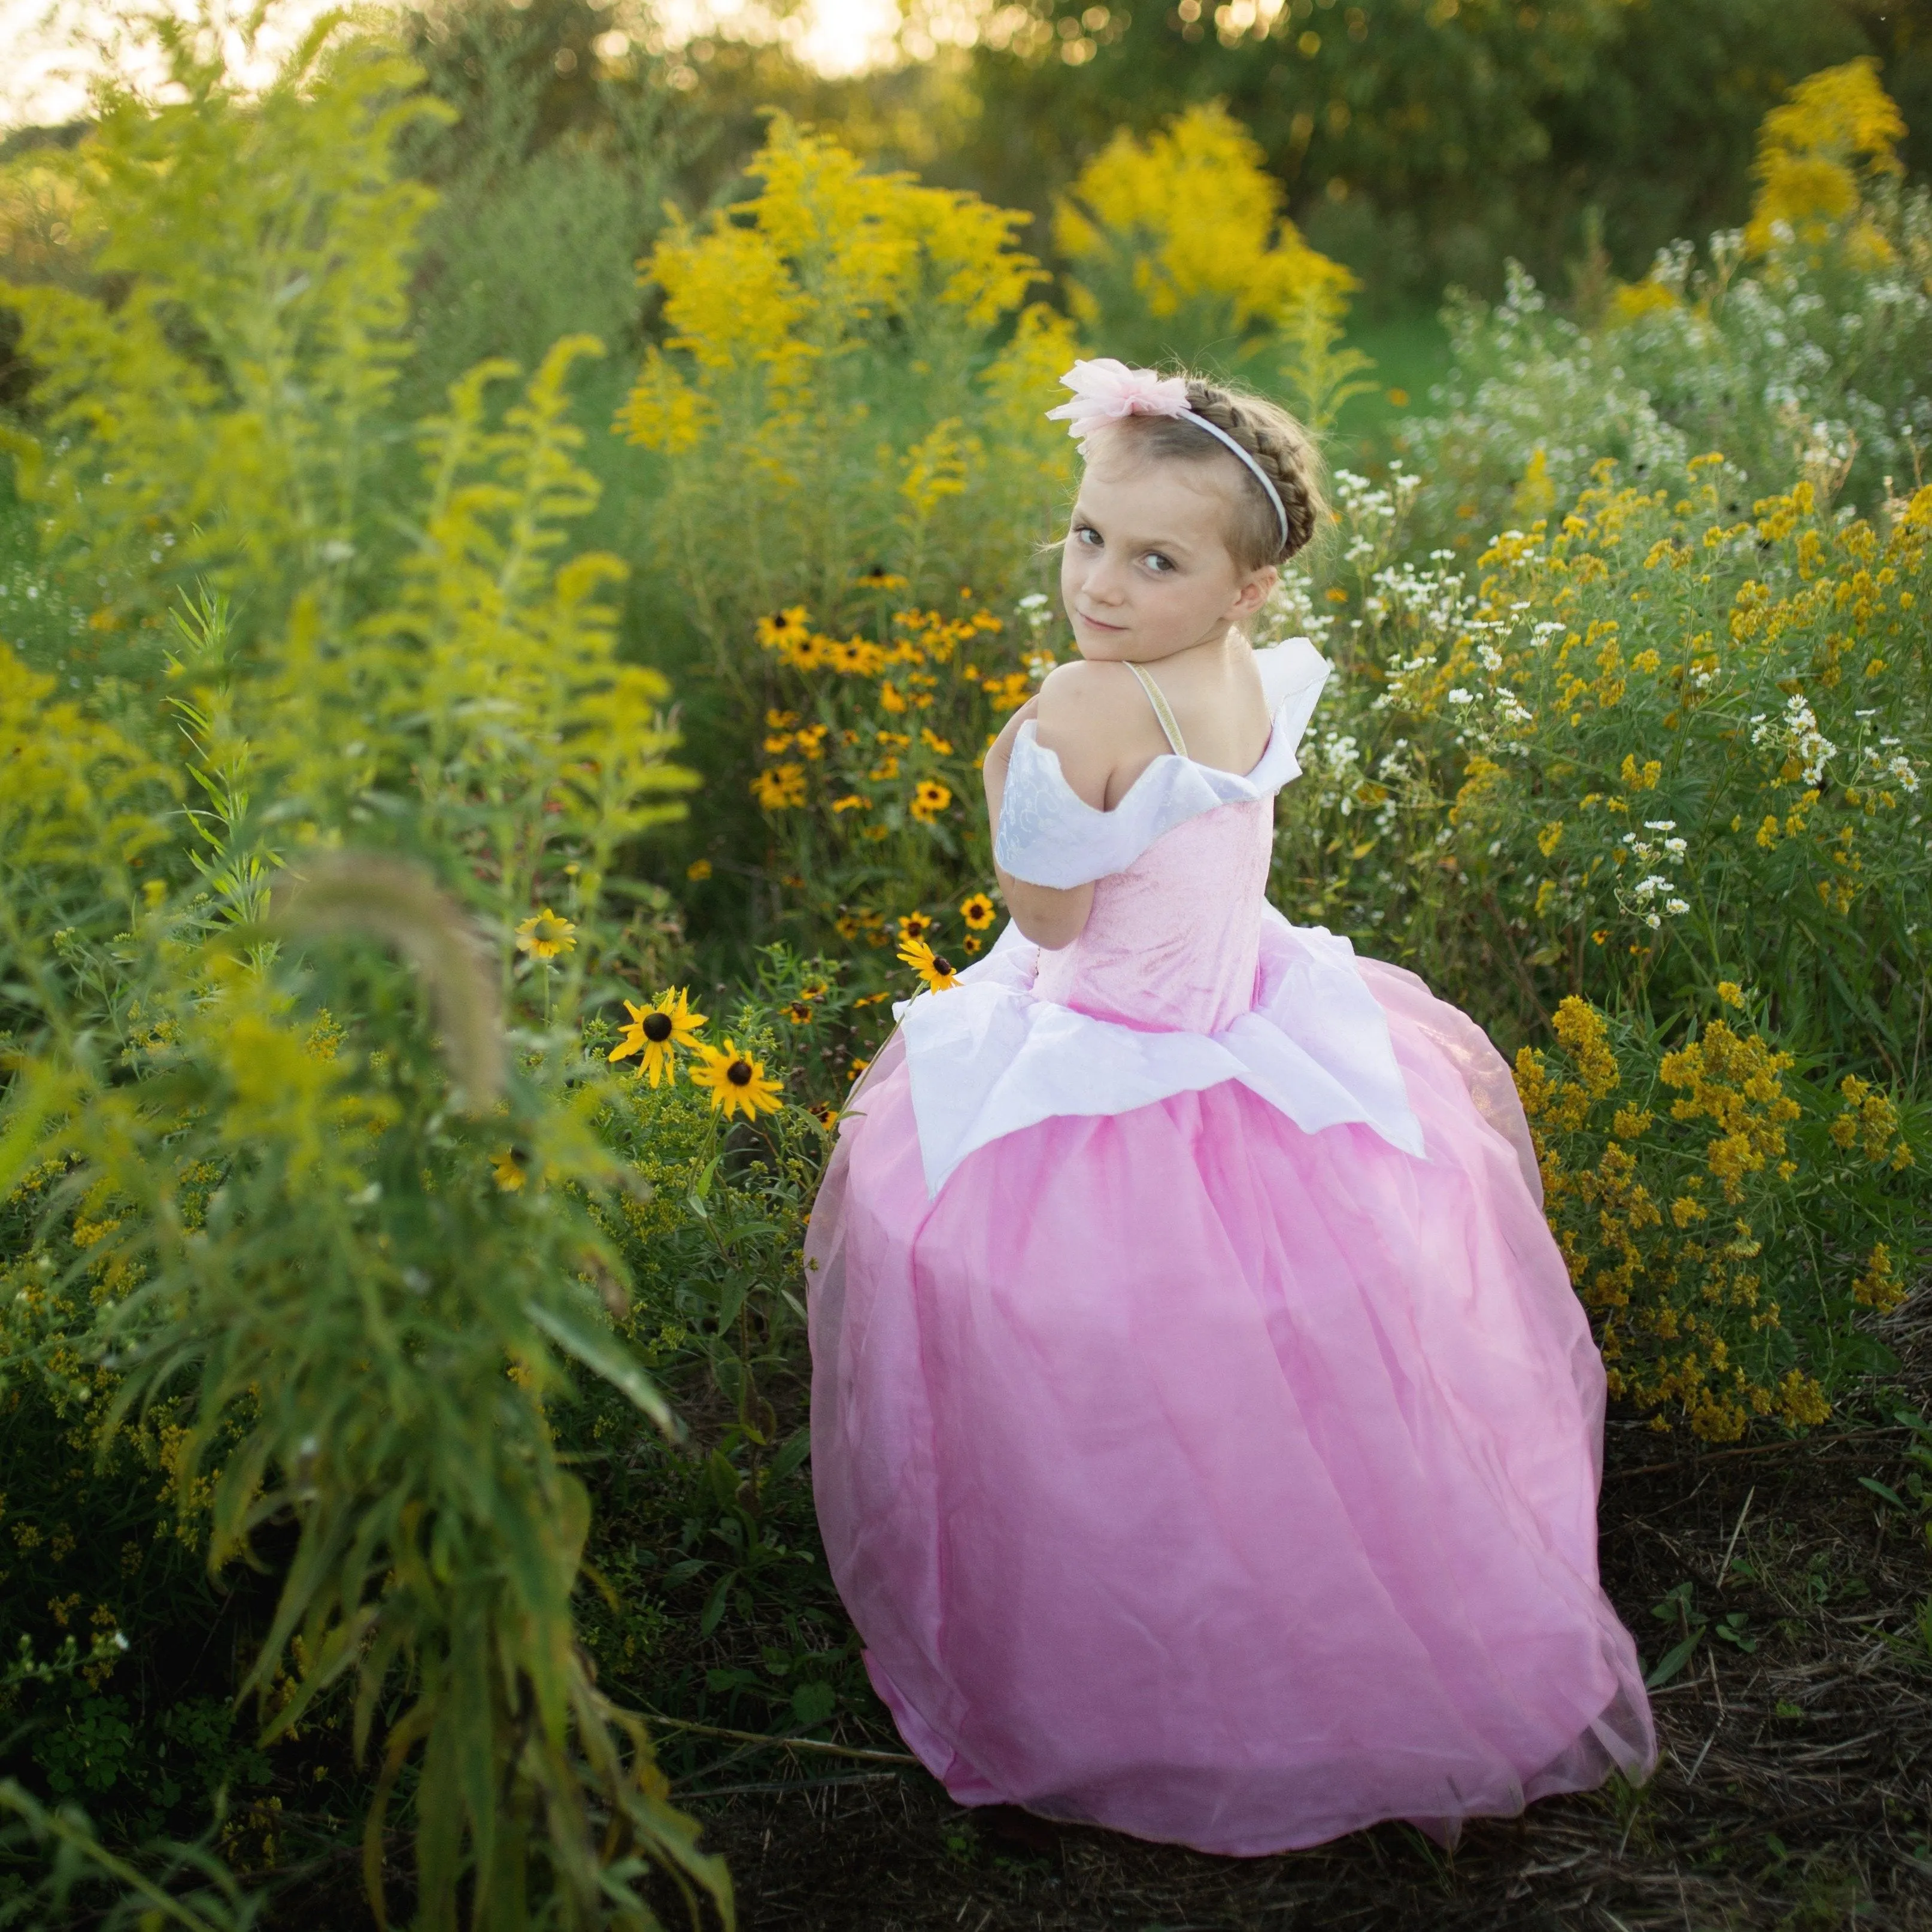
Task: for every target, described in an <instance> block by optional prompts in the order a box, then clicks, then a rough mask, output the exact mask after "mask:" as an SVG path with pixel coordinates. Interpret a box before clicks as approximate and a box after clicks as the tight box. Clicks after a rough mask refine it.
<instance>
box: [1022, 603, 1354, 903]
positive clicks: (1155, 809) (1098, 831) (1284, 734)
mask: <svg viewBox="0 0 1932 1932" xmlns="http://www.w3.org/2000/svg"><path fill="white" fill-rule="evenodd" d="M1255 662H1256V665H1257V666H1258V667H1259V670H1260V671H1261V674H1262V691H1264V693H1265V694H1266V696H1267V699H1268V709H1269V711H1270V713H1271V715H1272V717H1273V718H1274V728H1273V730H1271V733H1269V736H1268V748H1267V749H1266V750H1265V751H1263V752H1262V756H1261V762H1260V763H1259V764H1257V765H1256V766H1255V767H1254V769H1253V770H1252V771H1250V772H1224V771H1221V770H1220V769H1217V767H1216V766H1213V765H1204V764H1202V763H1199V762H1198V761H1197V760H1195V759H1193V758H1184V757H1181V756H1180V755H1179V754H1178V753H1176V752H1172V751H1169V752H1166V753H1164V754H1163V755H1162V756H1161V757H1157V758H1156V759H1155V760H1154V762H1153V763H1152V764H1151V765H1149V766H1148V768H1147V769H1146V770H1145V771H1144V772H1142V774H1141V775H1140V776H1139V778H1136V779H1135V781H1133V784H1132V785H1130V787H1128V789H1127V796H1125V797H1124V798H1123V799H1121V801H1120V802H1119V803H1118V805H1115V807H1114V808H1113V809H1112V811H1100V809H1099V808H1097V807H1096V806H1094V805H1089V804H1088V802H1087V801H1086V800H1085V799H1084V798H1082V796H1080V794H1079V793H1078V792H1076V790H1074V789H1073V787H1072V786H1071V785H1070V784H1068V783H1067V775H1066V773H1065V772H1063V771H1062V770H1061V767H1060V760H1059V758H1058V757H1057V756H1056V755H1055V754H1054V753H1053V752H1052V751H1049V750H1047V749H1046V748H1045V747H1044V746H1043V745H1041V743H1040V735H1039V732H1038V730H1037V728H1036V727H1035V724H1034V720H1033V719H1032V718H1028V720H1027V721H1026V722H1025V724H1022V726H1021V727H1020V728H1019V731H1018V732H1017V733H1015V735H1014V741H1013V757H1012V759H1011V761H1010V763H1009V765H1008V767H1007V788H1006V792H1005V794H1004V797H1003V798H1002V799H1001V805H1000V824H999V829H998V832H997V833H996V834H995V838H994V841H993V856H994V857H995V859H998V862H1000V864H1001V866H1002V867H1003V868H1004V869H1005V870H1006V871H1007V872H1008V873H1009V874H1011V876H1012V877H1014V878H1016V879H1024V880H1026V881H1027V883H1028V884H1030V885H1036V886H1060V887H1063V888H1064V887H1067V886H1084V885H1086V884H1088V883H1090V882H1091V880H1095V879H1104V878H1105V877H1106V876H1107V875H1108V874H1109V873H1110V872H1124V871H1126V870H1127V868H1128V867H1129V866H1130V865H1132V864H1133V862H1134V861H1135V860H1136V859H1138V858H1139V856H1141V854H1142V853H1143V852H1145V850H1147V849H1148V847H1149V846H1150V845H1151V844H1153V843H1154V841H1155V840H1156V839H1157V838H1160V837H1162V836H1163V835H1164V834H1166V833H1167V832H1172V830H1173V829H1174V828H1175V826H1177V825H1179V824H1181V823H1184V821H1186V820H1188V819H1190V818H1193V817H1196V815H1197V814H1199V813H1201V812H1204V811H1213V810H1214V808H1216V806H1217V805H1235V804H1241V803H1245V802H1249V801H1250V800H1253V799H1260V798H1266V797H1268V796H1269V795H1270V794H1271V793H1274V792H1277V791H1279V790H1280V789H1281V787H1283V785H1285V784H1287V783H1288V782H1289V781H1290V780H1291V779H1292V778H1299V777H1300V776H1301V764H1300V763H1299V762H1298V760H1297V759H1296V757H1295V748H1296V747H1297V746H1298V745H1300V743H1301V739H1302V734H1303V733H1304V732H1305V731H1306V730H1307V729H1308V721H1309V719H1310V718H1311V717H1312V716H1313V715H1314V712H1315V705H1316V700H1317V699H1318V698H1319V697H1320V696H1321V695H1322V685H1323V683H1324V682H1325V681H1326V679H1327V678H1328V659H1327V658H1325V657H1323V656H1322V654H1321V652H1319V651H1318V650H1317V649H1316V648H1315V646H1313V644H1311V643H1310V642H1309V641H1308V640H1307V638H1306V637H1290V638H1289V640H1287V641H1286V643H1279V644H1272V645H1271V646H1269V647H1268V649H1266V650H1261V651H1257V652H1256V653H1255Z"/></svg>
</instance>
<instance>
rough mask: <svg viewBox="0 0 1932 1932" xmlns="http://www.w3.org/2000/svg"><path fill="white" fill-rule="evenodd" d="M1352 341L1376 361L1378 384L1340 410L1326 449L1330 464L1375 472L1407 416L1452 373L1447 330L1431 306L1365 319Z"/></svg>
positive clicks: (1423, 407) (1352, 332)
mask: <svg viewBox="0 0 1932 1932" xmlns="http://www.w3.org/2000/svg"><path fill="white" fill-rule="evenodd" d="M1349 347H1351V348H1352V349H1358V350H1361V353H1363V354H1364V356H1367V357H1368V358H1369V359H1370V361H1371V362H1373V363H1374V365H1376V366H1375V368H1374V371H1373V374H1372V377H1371V378H1370V380H1373V382H1374V383H1375V384H1376V387H1375V388H1374V389H1372V390H1370V392H1368V393H1367V394H1366V395H1360V396H1357V397H1355V398H1353V399H1352V401H1349V402H1348V403H1346V404H1344V405H1343V409H1342V416H1341V420H1340V422H1339V423H1338V424H1337V425H1336V429H1335V434H1334V437H1333V438H1332V440H1331V443H1330V446H1329V449H1328V461H1329V466H1330V467H1331V469H1355V470H1360V471H1364V472H1374V471H1376V470H1378V469H1381V468H1382V466H1383V465H1384V464H1385V463H1387V462H1388V459H1389V458H1390V456H1391V454H1392V453H1393V446H1394V441H1395V438H1396V437H1397V434H1398V433H1399V432H1400V429H1401V428H1402V425H1403V423H1404V422H1405V421H1406V420H1407V419H1409V418H1410V417H1412V416H1415V415H1417V414H1418V413H1421V412H1423V411H1424V410H1427V408H1428V407H1429V392H1430V389H1431V388H1432V387H1433V386H1434V385H1435V384H1436V383H1439V382H1440V381H1442V379H1443V378H1444V377H1445V376H1447V375H1448V373H1449V362H1450V358H1449V333H1448V330H1447V329H1445V328H1444V327H1443V326H1442V320H1441V318H1440V317H1439V315H1438V314H1437V313H1436V311H1435V310H1434V309H1433V308H1429V309H1421V308H1419V309H1414V310H1410V311H1404V312H1401V313H1397V314H1391V315H1388V316H1385V317H1379V318H1376V319H1375V320H1370V321H1365V322H1363V323H1360V324H1359V325H1357V326H1353V327H1352V328H1351V329H1349Z"/></svg>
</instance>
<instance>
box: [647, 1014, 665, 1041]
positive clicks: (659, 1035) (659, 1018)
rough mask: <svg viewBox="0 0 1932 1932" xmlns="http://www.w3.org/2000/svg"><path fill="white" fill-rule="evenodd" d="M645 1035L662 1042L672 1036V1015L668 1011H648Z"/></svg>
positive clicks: (649, 1038) (648, 1038)
mask: <svg viewBox="0 0 1932 1932" xmlns="http://www.w3.org/2000/svg"><path fill="white" fill-rule="evenodd" d="M644 1037H645V1039H646V1040H657V1041H659V1042H662V1041H664V1040H668V1039H670V1014H668V1013H646V1015H645V1016H644Z"/></svg>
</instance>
